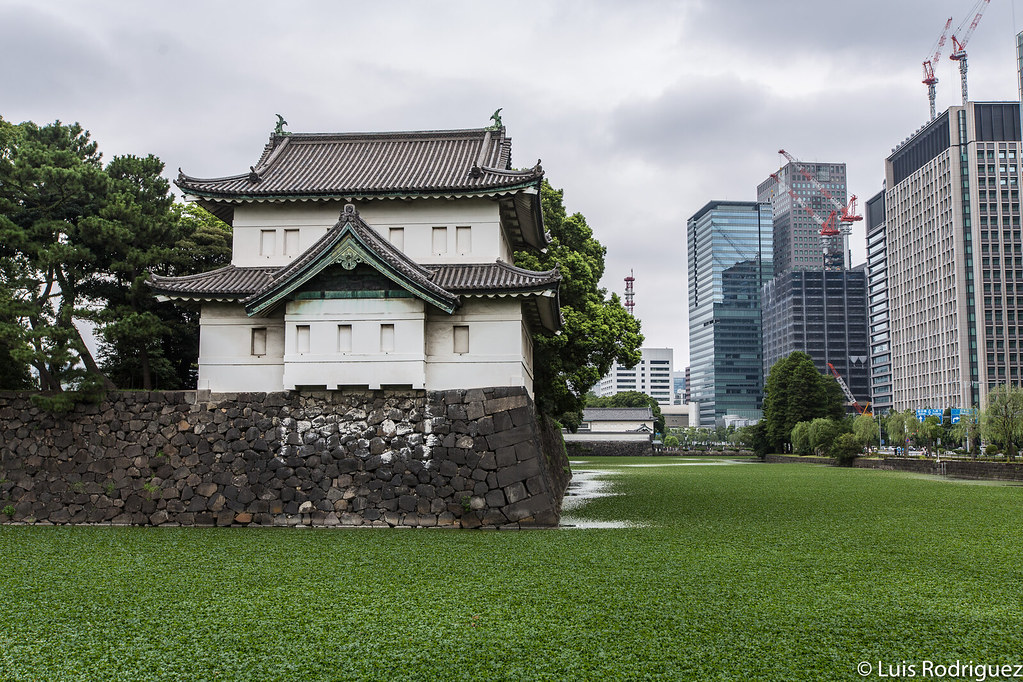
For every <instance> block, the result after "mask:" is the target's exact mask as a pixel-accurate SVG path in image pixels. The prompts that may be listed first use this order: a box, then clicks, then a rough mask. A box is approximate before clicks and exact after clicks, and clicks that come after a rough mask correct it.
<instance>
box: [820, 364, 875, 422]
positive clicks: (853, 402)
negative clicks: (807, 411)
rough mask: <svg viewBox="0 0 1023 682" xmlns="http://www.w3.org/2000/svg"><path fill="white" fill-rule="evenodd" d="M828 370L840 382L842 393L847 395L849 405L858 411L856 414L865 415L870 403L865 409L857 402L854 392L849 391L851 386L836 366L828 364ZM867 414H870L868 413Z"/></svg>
mask: <svg viewBox="0 0 1023 682" xmlns="http://www.w3.org/2000/svg"><path fill="white" fill-rule="evenodd" d="M828 369H830V370H831V373H832V374H833V375H834V376H835V380H836V381H838V385H839V386H841V387H842V392H843V393H845V397H846V398H848V399H849V404H850V405H852V406H853V408H854V409H855V410H856V414H863V413H864V412H865V411H866V410H868V409H870V403H867V407H866V409H865V408H864V407H863V406H862V405H860V404H859V403H858V402H857V401H856V396H854V395H853V394H852V391H850V390H849V385H848V384H847V383H845V379H843V378H842V375H841V374H839V373H838V370H837V369H835V366H834V365H832V364H831V363H830V362H829V363H828ZM867 414H870V413H869V412H867Z"/></svg>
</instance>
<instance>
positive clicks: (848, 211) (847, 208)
mask: <svg viewBox="0 0 1023 682" xmlns="http://www.w3.org/2000/svg"><path fill="white" fill-rule="evenodd" d="M778 153H779V154H781V155H782V156H784V157H785V159H786V160H788V162H789V163H791V164H792V165H793V166H795V168H796V170H797V171H799V174H800V175H802V176H803V177H804V178H806V180H807V182H809V183H810V184H811V185H813V186H814V187H816V188H817V191H818V192H820V193H821V194H822V195H824V198H825V199H827V200H828V203H830V204H831V205H832V207H834V209H835V210H836V211H838V222H839V229H840V230H841V231H842V234H849V231H850V230H849V228H850V223H854V222H856V221H858V220H863V216H861V215H856V195H855V194H853V195H852V196H851V197H850V198H849V203H848V204H845V205H843V204H842V202H841V201H839V200H838V199H836V198H835V197H834V195H832V194H831V192H829V191H828V190H827V189H826V188H825V187H824V185H822V184H821V183H820V182H818V181H817V178H815V177H814V175H813V173H811V172H810V171H808V170H807V169H806V167H805V166H804V165H803V163H802V161H800V160H799V159H797V158H796V157H794V156H792V154H789V153H788V152H787V151H785V150H784V149H779V150H778Z"/></svg>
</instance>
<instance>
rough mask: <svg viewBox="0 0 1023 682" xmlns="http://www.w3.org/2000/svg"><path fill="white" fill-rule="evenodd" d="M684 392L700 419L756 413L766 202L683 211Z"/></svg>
mask: <svg viewBox="0 0 1023 682" xmlns="http://www.w3.org/2000/svg"><path fill="white" fill-rule="evenodd" d="M686 233H687V234H686V239H687V244H688V251H689V357H690V384H689V389H690V396H691V400H692V401H693V402H696V403H699V405H700V421H699V426H715V425H717V424H723V423H724V418H725V416H726V415H734V416H736V417H740V418H743V419H760V417H761V416H762V414H763V413H762V411H761V409H762V402H763V393H764V369H763V350H762V346H761V336H762V324H761V311H760V295H761V293H760V292H761V288H762V287H763V285H764V284H765V283H766V282H768V281H770V279H771V278H772V276H773V274H774V269H773V267H772V261H771V258H772V251H773V242H772V234H773V220H772V212H771V204H769V203H760V202H755V201H712V202H710V203H708V204H707V205H706V206H704V207H703V208H702V209H700V210H699V211H697V212H696V213H695V214H694V215H693V216H692V217H691V218H689V220H688V223H687V226H686Z"/></svg>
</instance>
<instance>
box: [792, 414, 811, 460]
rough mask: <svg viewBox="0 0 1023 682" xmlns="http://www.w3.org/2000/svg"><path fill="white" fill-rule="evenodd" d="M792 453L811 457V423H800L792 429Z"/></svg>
mask: <svg viewBox="0 0 1023 682" xmlns="http://www.w3.org/2000/svg"><path fill="white" fill-rule="evenodd" d="M790 438H791V440H792V452H794V453H796V454H797V455H809V454H811V453H812V452H813V448H812V447H811V446H810V422H799V423H798V424H796V425H795V426H793V427H792V434H791V436H790Z"/></svg>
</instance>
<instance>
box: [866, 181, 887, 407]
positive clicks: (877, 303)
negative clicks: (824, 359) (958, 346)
mask: <svg viewBox="0 0 1023 682" xmlns="http://www.w3.org/2000/svg"><path fill="white" fill-rule="evenodd" d="M864 213H865V214H866V215H865V217H866V219H867V300H868V301H869V303H868V304H867V314H868V315H869V318H868V324H869V325H870V399H871V402H872V405H873V411H874V414H885V413H886V412H889V411H890V410H891V409H892V349H891V330H890V321H889V318H888V315H889V312H890V311H889V308H888V247H887V242H886V241H885V240H886V231H885V219H884V191H883V190H882V191H880V192H878V193H877V194H876V195H874V196H873V197H871V198H870V199H868V200H867V203H866V206H865V211H864Z"/></svg>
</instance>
